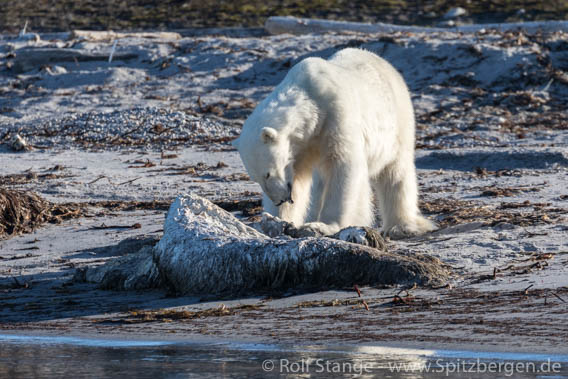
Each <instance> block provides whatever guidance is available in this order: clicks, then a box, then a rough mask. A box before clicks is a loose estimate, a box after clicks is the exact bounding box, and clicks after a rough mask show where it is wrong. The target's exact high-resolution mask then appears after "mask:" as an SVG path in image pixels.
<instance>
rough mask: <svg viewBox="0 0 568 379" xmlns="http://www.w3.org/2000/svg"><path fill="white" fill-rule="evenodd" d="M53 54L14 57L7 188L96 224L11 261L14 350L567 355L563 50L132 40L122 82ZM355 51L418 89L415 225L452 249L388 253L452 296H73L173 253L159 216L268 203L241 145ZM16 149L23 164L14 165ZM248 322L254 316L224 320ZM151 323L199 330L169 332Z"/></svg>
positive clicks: (494, 42) (17, 41)
mask: <svg viewBox="0 0 568 379" xmlns="http://www.w3.org/2000/svg"><path fill="white" fill-rule="evenodd" d="M40 37H41V40H40V41H39V42H34V41H30V40H26V39H23V38H15V37H10V36H3V37H1V38H2V43H1V44H0V102H1V104H0V142H1V143H2V147H1V148H0V170H1V172H0V183H2V186H4V187H5V188H10V189H21V190H26V191H36V192H37V193H39V194H40V195H41V196H43V197H45V198H47V199H49V200H50V201H53V202H57V203H63V204H64V203H69V202H75V203H80V204H82V205H83V206H85V207H87V208H88V210H89V211H88V212H86V215H85V216H84V217H83V218H78V219H73V220H68V221H65V222H64V223H62V224H55V225H49V226H46V227H44V228H40V229H38V230H36V231H35V232H34V233H32V234H24V235H21V236H16V237H13V238H10V239H8V240H4V241H1V242H0V259H1V265H0V270H1V271H0V276H1V278H0V291H2V292H1V294H0V304H1V307H0V315H1V319H2V322H0V328H2V329H3V330H8V331H11V332H17V333H21V332H23V331H27V332H34V333H39V332H40V331H43V332H47V333H68V334H81V333H83V334H84V333H87V334H89V333H93V334H96V333H102V334H103V335H110V334H113V333H114V334H119V335H129V334H130V335H153V336H154V337H156V336H162V335H164V334H165V333H168V335H169V333H173V334H177V336H176V337H179V338H180V339H184V338H198V337H203V338H221V339H247V340H253V341H264V342H267V341H268V342H275V341H283V340H286V341H302V342H306V343H309V342H311V341H314V340H317V341H333V342H345V343H359V342H362V341H365V342H373V341H379V342H381V343H383V342H384V343H393V342H394V341H402V342H401V343H404V344H410V345H414V346H418V345H420V346H427V345H429V346H441V345H444V344H446V345H447V346H452V347H454V348H455V347H457V346H460V347H464V346H465V347H467V348H468V349H473V348H475V349H480V350H483V349H486V350H491V349H494V350H507V349H509V350H511V349H514V350H517V351H529V352H530V351H536V350H538V351H548V352H550V351H552V352H554V351H557V352H559V351H563V352H565V351H566V347H565V344H563V341H565V340H566V338H568V334H567V333H568V330H567V329H566V326H565V322H564V321H565V320H564V318H563V315H564V314H565V313H566V311H567V308H566V307H567V303H566V302H565V301H566V298H567V295H566V287H567V286H568V282H567V279H566V278H567V272H566V270H567V269H566V267H568V265H567V264H566V263H567V261H566V258H567V255H566V246H565V243H566V242H565V241H566V238H567V237H568V229H567V228H566V226H565V225H566V214H567V213H568V210H567V207H566V200H567V199H568V197H567V196H568V194H567V193H566V186H565V182H566V174H567V169H568V156H567V154H566V147H567V145H568V132H567V128H566V124H567V118H566V117H567V116H566V112H565V109H566V99H567V98H568V97H567V95H568V80H567V79H566V78H567V76H566V71H568V66H567V64H566V62H568V59H567V58H568V36H567V35H566V34H564V33H553V34H551V35H540V34H537V35H526V34H524V33H519V32H511V33H496V32H492V31H486V32H483V33H478V34H474V35H458V34H455V33H441V34H401V33H399V34H392V35H360V34H353V33H337V34H323V35H307V36H290V35H281V36H258V35H253V33H252V32H251V33H249V34H247V33H245V32H242V33H241V34H240V36H239V37H236V36H227V35H224V36H219V35H216V36H193V37H185V38H179V39H149V38H142V37H141V36H131V37H128V38H121V39H119V40H118V42H117V45H116V49H115V51H114V58H113V60H112V62H111V63H110V64H109V62H108V60H109V56H110V54H111V52H112V51H113V47H112V46H113V41H112V40H103V41H93V40H78V39H69V35H68V34H57V35H49V36H47V35H42V36H40ZM346 46H360V47H363V48H367V49H370V50H373V51H376V52H377V53H379V54H381V55H382V56H384V57H385V58H387V59H388V60H390V61H391V62H392V63H393V64H394V65H395V66H396V67H397V68H398V69H399V70H400V71H401V72H402V73H403V75H404V76H405V78H406V79H407V81H408V83H409V86H410V88H411V91H412V94H413V101H414V105H415V108H416V114H417V119H418V130H417V161H416V162H417V167H418V177H419V183H420V189H421V200H422V204H421V206H422V209H423V210H424V212H425V213H427V214H428V216H429V217H432V218H433V219H435V220H437V221H438V222H439V223H440V225H441V230H440V231H438V232H436V233H433V234H432V235H429V236H423V237H418V238H415V239H410V240H406V241H390V242H389V246H388V248H389V249H390V250H392V251H397V252H400V253H405V254H412V253H413V252H414V251H419V252H422V253H426V254H430V255H433V256H436V257H438V258H440V259H442V260H443V261H444V262H446V263H448V264H450V265H451V266H452V267H453V269H454V271H455V273H456V274H457V276H456V279H455V280H453V281H452V282H451V283H449V284H448V286H447V287H444V288H438V289H406V290H408V291H409V292H408V293H406V292H405V290H404V289H402V290H403V291H402V292H400V291H401V288H363V294H364V299H365V300H366V301H367V305H368V306H369V308H370V309H369V311H367V310H366V309H365V307H364V306H363V304H362V302H361V300H360V299H359V298H358V297H357V295H356V293H355V292H354V291H353V290H352V289H322V290H321V291H318V292H315V293H308V294H306V293H303V292H294V291H292V292H290V293H284V294H260V295H258V294H257V295H255V296H250V297H249V296H247V297H241V298H237V299H235V298H229V299H222V300H219V299H212V298H210V297H208V296H207V295H205V294H200V296H199V297H183V298H172V297H169V294H168V293H167V291H156V292H147V293H120V292H109V291H101V290H99V289H96V286H95V285H91V284H81V285H78V284H73V283H72V281H71V280H72V278H73V277H74V275H75V274H76V270H77V269H78V268H84V267H87V266H92V265H98V264H101V263H104V262H105V261H107V260H109V259H115V258H117V254H118V255H120V252H119V251H118V250H117V249H116V246H117V245H118V244H119V242H120V241H122V240H124V239H125V238H127V237H134V236H141V235H145V234H150V235H155V236H158V237H159V236H160V235H161V230H160V226H161V225H162V223H163V217H164V212H165V211H164V210H163V203H160V209H158V208H155V209H152V208H148V204H151V202H152V201H153V200H160V201H162V202H167V201H171V200H172V199H173V198H174V197H175V196H176V195H177V194H179V193H182V192H186V191H194V192H196V193H199V194H201V195H203V196H205V197H208V198H211V199H215V200H225V201H232V200H239V199H248V200H250V201H252V202H254V201H258V197H259V194H258V192H259V188H258V186H257V185H256V184H254V183H252V182H250V181H249V180H248V177H247V176H246V173H245V171H244V168H243V167H242V164H241V162H240V160H239V158H238V156H237V153H236V152H235V151H234V149H232V147H231V146H230V145H229V140H230V139H232V138H233V137H234V136H235V135H236V134H238V131H239V129H240V126H241V125H242V122H243V121H244V119H245V118H246V117H247V115H248V114H249V113H250V112H251V110H252V108H253V107H254V106H255V104H256V103H257V102H258V101H260V100H261V99H262V98H263V97H264V96H265V95H266V94H267V93H268V92H269V91H270V90H271V89H272V88H273V87H274V86H275V85H276V84H277V83H278V82H279V81H280V80H281V79H282V78H283V76H284V75H285V74H286V72H287V71H288V69H289V68H290V67H291V66H292V65H293V64H294V63H296V62H297V61H299V60H300V59H302V58H305V57H308V56H322V57H327V56H329V55H331V54H332V53H333V52H334V51H336V50H337V49H339V48H342V47H346ZM41 54H44V55H41ZM38 57H43V58H42V59H43V60H41V59H38ZM46 57H51V58H49V59H47V58H46ZM65 57H67V58H65ZM69 57H75V58H69ZM16 133H18V134H20V136H22V137H24V138H25V139H26V140H27V141H28V142H29V144H30V145H31V146H30V147H31V148H30V149H27V150H23V151H19V152H16V151H12V147H11V145H13V144H11V143H10V141H11V140H12V138H13V137H14V135H15V134H16ZM221 163H222V164H221ZM95 200H96V201H95ZM105 201H112V202H118V203H120V202H123V203H124V204H123V205H126V202H133V201H134V202H144V204H142V205H143V206H145V207H146V208H143V209H144V211H142V209H141V208H136V207H134V208H135V210H131V211H127V210H125V208H126V206H124V207H122V208H121V207H116V208H113V207H111V206H109V203H104V202H105ZM237 214H238V216H239V217H241V218H243V219H244V220H249V221H252V220H254V219H255V218H256V219H258V209H253V210H252V211H251V209H249V208H247V209H246V212H241V210H239V211H238V212H237ZM136 224H140V226H139V227H138V226H137V227H136V228H134V227H133V225H136ZM397 294H398V295H397ZM394 295H397V296H399V297H398V298H399V299H403V298H405V299H406V300H396V299H397V298H396V297H395V296H394ZM407 295H408V296H407ZM54 299H55V300H54ZM335 299H338V300H337V301H336V300H335ZM401 302H402V303H401ZM243 304H248V305H251V304H252V305H254V306H255V307H258V308H255V309H252V310H251V309H244V310H243V309H242V308H235V310H234V311H229V313H225V312H223V311H219V309H225V308H223V307H224V306H225V307H239V306H241V305H243ZM129 308H137V309H138V310H145V311H148V312H154V311H156V312H158V314H157V315H156V314H155V313H151V314H147V316H148V317H147V318H146V319H144V317H143V316H144V313H143V312H142V313H140V315H142V316H140V318H139V317H138V316H136V315H137V314H138V313H136V315H133V314H132V313H131V312H129ZM158 308H168V309H170V310H173V311H189V312H200V311H204V312H205V313H198V315H199V317H198V318H193V317H192V318H186V319H184V318H180V319H177V320H174V321H171V320H170V319H168V318H167V317H166V316H164V315H161V316H160V313H159V311H158V310H157V309H158ZM219 316H223V317H219ZM225 316H226V317H225ZM322 319H324V320H328V321H326V322H322V321H321V320H322ZM472 319H473V320H475V324H472V322H471V320H472ZM164 320H166V321H164ZM168 320H169V321H168ZM334 320H339V321H337V322H336V321H334ZM452 325H453V326H452ZM512 326H516V327H515V328H512ZM306 330H309V331H310V333H306Z"/></svg>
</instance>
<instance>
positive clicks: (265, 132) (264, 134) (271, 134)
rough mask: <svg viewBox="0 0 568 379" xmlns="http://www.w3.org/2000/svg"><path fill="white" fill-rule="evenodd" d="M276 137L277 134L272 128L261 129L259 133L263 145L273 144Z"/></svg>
mask: <svg viewBox="0 0 568 379" xmlns="http://www.w3.org/2000/svg"><path fill="white" fill-rule="evenodd" d="M277 136H278V132H277V131H276V130H275V129H272V128H262V130H261V131H260V139H261V140H262V142H264V143H274V142H275V141H276V137H277Z"/></svg>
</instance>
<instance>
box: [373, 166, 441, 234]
mask: <svg viewBox="0 0 568 379" xmlns="http://www.w3.org/2000/svg"><path fill="white" fill-rule="evenodd" d="M374 187H375V193H376V196H377V198H378V200H379V211H380V214H381V218H382V222H383V225H382V228H381V231H382V233H383V234H385V235H387V236H389V237H391V238H393V239H400V238H404V237H409V236H413V235H417V234H422V233H426V232H430V231H433V230H436V228H437V227H436V224H435V223H433V222H432V221H430V220H428V219H426V218H425V217H424V216H422V214H421V213H420V210H419V209H418V185H417V183H416V169H415V167H414V162H413V160H412V159H411V158H409V159H406V160H399V161H395V162H393V163H391V164H389V165H388V166H386V167H385V168H384V169H383V171H382V172H381V173H380V174H379V176H378V177H376V178H375V179H374Z"/></svg>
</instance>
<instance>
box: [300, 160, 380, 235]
mask: <svg viewBox="0 0 568 379" xmlns="http://www.w3.org/2000/svg"><path fill="white" fill-rule="evenodd" d="M322 179H323V180H324V183H325V184H324V186H323V187H324V189H323V197H322V205H321V211H320V213H319V218H318V220H317V221H315V222H308V223H306V224H304V225H302V228H303V229H308V230H313V231H317V232H319V233H321V234H323V235H330V234H335V233H337V232H338V231H339V230H341V229H342V228H345V227H348V226H371V225H372V222H373V210H372V197H371V186H370V183H369V174H368V170H367V165H366V164H365V160H364V159H363V157H357V156H355V157H353V159H352V160H351V161H348V162H338V163H336V164H334V165H333V166H332V167H330V168H329V169H328V170H322Z"/></svg>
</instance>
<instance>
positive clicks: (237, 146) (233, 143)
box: [231, 138, 240, 149]
mask: <svg viewBox="0 0 568 379" xmlns="http://www.w3.org/2000/svg"><path fill="white" fill-rule="evenodd" d="M239 144H240V141H239V139H238V138H236V139H234V140H233V141H232V142H231V145H233V147H234V148H235V149H238V148H239Z"/></svg>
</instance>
